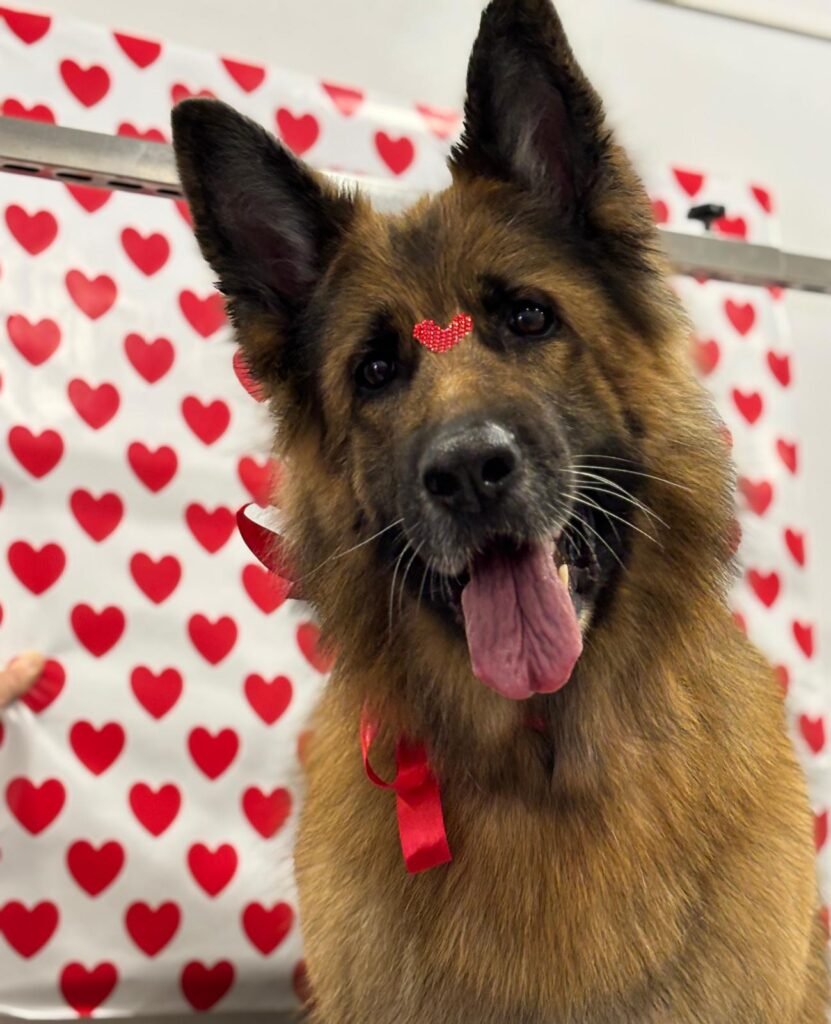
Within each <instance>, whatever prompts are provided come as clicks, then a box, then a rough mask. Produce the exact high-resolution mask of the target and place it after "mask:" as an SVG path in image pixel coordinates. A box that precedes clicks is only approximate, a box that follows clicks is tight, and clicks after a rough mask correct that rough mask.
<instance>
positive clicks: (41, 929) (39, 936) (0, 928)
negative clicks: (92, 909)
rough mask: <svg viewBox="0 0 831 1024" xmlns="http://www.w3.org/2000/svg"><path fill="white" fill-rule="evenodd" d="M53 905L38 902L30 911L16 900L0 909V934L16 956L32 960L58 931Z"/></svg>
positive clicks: (57, 915) (55, 909)
mask: <svg viewBox="0 0 831 1024" xmlns="http://www.w3.org/2000/svg"><path fill="white" fill-rule="evenodd" d="M58 921H59V914H58V908H57V907H56V906H55V904H54V903H47V902H44V903H38V904H37V906H34V907H32V908H31V909H29V908H27V907H25V906H24V905H23V904H22V903H19V902H18V901H17V900H12V901H11V902H10V903H7V904H6V905H5V906H4V907H0V935H3V936H4V938H5V939H6V942H8V944H9V945H10V946H11V947H12V949H13V950H14V951H15V953H17V954H18V955H19V956H22V957H24V958H25V959H27V960H28V959H31V957H33V956H34V955H35V954H36V953H39V952H40V951H41V950H42V949H43V948H44V946H46V945H47V943H48V942H49V941H50V939H51V938H52V936H53V935H54V934H55V932H56V931H57V928H58Z"/></svg>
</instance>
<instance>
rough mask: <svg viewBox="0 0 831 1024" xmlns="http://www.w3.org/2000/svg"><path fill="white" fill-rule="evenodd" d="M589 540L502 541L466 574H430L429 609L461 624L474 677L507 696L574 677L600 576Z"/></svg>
mask: <svg viewBox="0 0 831 1024" xmlns="http://www.w3.org/2000/svg"><path fill="white" fill-rule="evenodd" d="M587 537H588V534H587V533H586V532H585V530H584V531H583V533H582V535H581V536H579V537H578V535H577V533H576V532H575V531H572V530H567V531H565V532H564V533H561V534H560V535H559V537H558V540H557V541H556V542H555V541H554V540H549V541H548V542H545V543H529V542H518V541H516V540H514V539H512V538H509V537H497V538H494V539H492V540H490V541H489V542H488V543H487V544H486V545H485V546H484V548H483V549H482V550H481V551H479V552H478V553H477V554H476V555H475V557H474V558H473V559H472V562H471V565H470V567H469V569H468V570H467V571H465V572H463V573H461V574H459V575H457V576H452V577H451V576H440V575H438V574H435V575H433V578H432V579H431V581H430V586H429V594H430V595H431V604H433V605H438V606H439V607H441V608H443V610H444V611H445V612H446V613H450V615H451V616H452V617H453V619H454V620H455V621H456V622H457V623H458V625H460V626H462V627H463V629H464V632H465V636H466V638H467V644H468V648H469V650H470V657H471V666H472V668H473V672H474V675H475V676H476V677H477V678H478V679H479V680H481V682H483V683H485V685H487V686H489V687H491V688H492V689H494V690H496V691H497V692H498V693H500V694H501V695H502V696H504V697H507V698H509V699H512V700H525V699H527V698H529V697H531V696H533V695H534V694H536V693H554V692H556V691H557V690H559V689H561V688H562V687H563V686H564V685H565V684H566V683H567V682H568V680H569V679H570V678H571V674H572V672H573V670H574V666H575V664H576V662H577V660H578V658H579V657H580V654H581V653H582V649H583V630H584V628H585V626H586V625H587V623H588V620H589V618H590V616H591V611H592V608H593V605H594V602H595V599H596V596H597V593H598V590H599V587H600V585H601V582H602V576H603V572H602V568H601V565H600V562H599V561H598V558H597V556H596V554H595V548H594V545H593V544H591V543H589V541H588V540H587V539H586V538H587Z"/></svg>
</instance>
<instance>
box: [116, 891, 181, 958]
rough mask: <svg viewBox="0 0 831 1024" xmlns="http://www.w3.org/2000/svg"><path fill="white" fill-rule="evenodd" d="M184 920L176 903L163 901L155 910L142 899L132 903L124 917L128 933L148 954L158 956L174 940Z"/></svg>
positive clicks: (143, 951)
mask: <svg viewBox="0 0 831 1024" xmlns="http://www.w3.org/2000/svg"><path fill="white" fill-rule="evenodd" d="M181 921H182V912H181V910H180V909H179V907H178V906H177V905H176V904H175V903H170V902H168V903H162V904H160V905H159V906H158V907H157V908H156V909H155V910H154V909H153V908H152V907H150V906H149V905H148V904H147V903H143V902H141V901H139V902H137V903H131V904H130V906H129V907H128V908H127V913H126V914H125V917H124V926H125V928H126V929H127V934H128V935H129V936H130V938H131V939H132V940H133V942H135V944H136V945H137V946H138V948H139V949H140V950H141V951H142V953H144V954H145V955H146V956H150V957H153V956H158V954H159V953H161V951H162V950H163V949H164V948H165V946H167V945H169V943H170V942H172V941H173V937H174V935H175V934H176V932H177V931H178V930H179V925H180V924H181Z"/></svg>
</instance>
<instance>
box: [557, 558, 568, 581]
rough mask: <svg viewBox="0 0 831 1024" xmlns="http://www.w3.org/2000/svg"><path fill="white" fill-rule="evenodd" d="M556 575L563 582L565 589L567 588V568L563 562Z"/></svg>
mask: <svg viewBox="0 0 831 1024" xmlns="http://www.w3.org/2000/svg"><path fill="white" fill-rule="evenodd" d="M557 573H558V575H559V577H560V579H561V580H562V581H563V586H564V587H567V586H568V566H567V565H566V563H565V562H563V564H562V565H561V566H560V568H559V569H558V570H557Z"/></svg>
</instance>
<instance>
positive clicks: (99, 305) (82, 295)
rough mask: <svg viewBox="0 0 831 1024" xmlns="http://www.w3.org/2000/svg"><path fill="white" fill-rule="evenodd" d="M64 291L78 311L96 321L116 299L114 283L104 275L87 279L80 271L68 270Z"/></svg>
mask: <svg viewBox="0 0 831 1024" xmlns="http://www.w3.org/2000/svg"><path fill="white" fill-rule="evenodd" d="M66 290H67V291H68V292H69V296H70V298H71V299H72V301H73V302H74V303H75V305H76V306H77V307H78V309H80V310H81V312H82V313H85V314H86V315H87V316H88V317H89V318H90V320H98V318H99V317H102V316H103V315H104V314H105V313H108V312H109V310H110V309H111V308H112V306H113V303H114V302H115V299H116V294H117V288H116V284H115V281H113V279H112V278H111V277H108V276H107V275H106V274H99V275H98V276H97V277H87V275H86V274H84V273H83V272H82V271H80V270H70V271H69V272H68V273H67V275H66Z"/></svg>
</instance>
